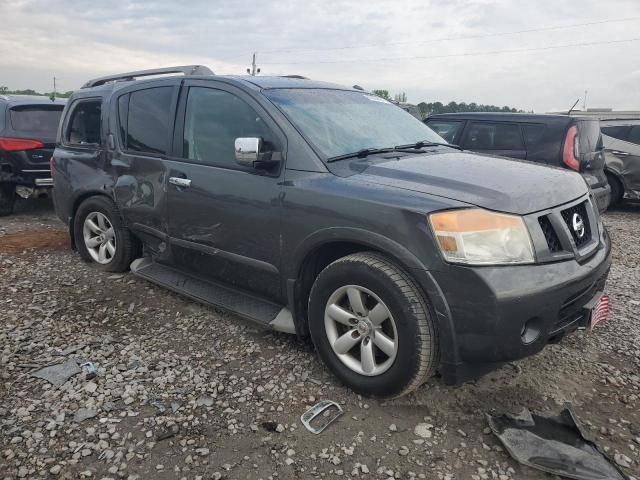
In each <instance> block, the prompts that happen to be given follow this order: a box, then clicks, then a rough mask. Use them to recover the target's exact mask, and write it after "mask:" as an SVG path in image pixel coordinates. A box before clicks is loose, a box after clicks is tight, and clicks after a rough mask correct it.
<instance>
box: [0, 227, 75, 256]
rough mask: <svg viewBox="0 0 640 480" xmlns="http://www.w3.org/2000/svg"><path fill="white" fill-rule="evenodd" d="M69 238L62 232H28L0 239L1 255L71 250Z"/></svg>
mask: <svg viewBox="0 0 640 480" xmlns="http://www.w3.org/2000/svg"><path fill="white" fill-rule="evenodd" d="M70 248H71V245H70V244H69V236H68V235H67V233H66V232H64V231H62V230H46V229H43V230H26V231H22V232H15V233H8V234H6V235H3V236H1V237H0V253H22V252H27V251H31V250H69V249H70Z"/></svg>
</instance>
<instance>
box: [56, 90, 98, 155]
mask: <svg viewBox="0 0 640 480" xmlns="http://www.w3.org/2000/svg"><path fill="white" fill-rule="evenodd" d="M101 116H102V101H101V100H99V99H91V100H78V101H77V102H75V104H74V105H73V107H72V110H71V114H70V115H69V121H68V122H67V124H66V127H65V128H64V141H65V143H67V144H69V145H99V144H100V125H101Z"/></svg>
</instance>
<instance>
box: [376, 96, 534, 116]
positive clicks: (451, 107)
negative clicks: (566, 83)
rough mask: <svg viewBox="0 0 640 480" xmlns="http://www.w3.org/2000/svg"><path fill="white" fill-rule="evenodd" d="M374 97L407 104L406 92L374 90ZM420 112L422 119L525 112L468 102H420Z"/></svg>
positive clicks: (506, 107)
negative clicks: (441, 116)
mask: <svg viewBox="0 0 640 480" xmlns="http://www.w3.org/2000/svg"><path fill="white" fill-rule="evenodd" d="M371 93H373V94H374V95H378V96H379V97H382V98H384V99H385V100H388V101H390V102H395V103H406V102H407V94H406V93H404V92H400V93H396V94H395V95H393V96H392V95H391V94H390V93H389V90H372V92H371ZM416 107H417V109H418V112H420V116H421V117H422V118H427V117H428V116H429V115H434V114H436V113H457V112H511V113H521V112H523V111H524V110H518V109H517V108H512V107H508V106H506V105H505V106H503V107H500V106H497V105H485V104H482V103H475V102H471V103H466V102H460V103H458V102H449V103H446V104H445V103H442V102H420V103H418V104H417V105H416Z"/></svg>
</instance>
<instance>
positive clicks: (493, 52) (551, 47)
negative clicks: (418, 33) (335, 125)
mask: <svg viewBox="0 0 640 480" xmlns="http://www.w3.org/2000/svg"><path fill="white" fill-rule="evenodd" d="M638 40H640V37H636V38H625V39H622V40H606V41H602V42H584V43H569V44H565V45H549V46H546V47H533V48H517V49H511V50H490V51H485V52H465V53H450V54H446V55H427V56H422V55H417V56H411V57H382V58H369V59H356V60H314V61H308V62H262V64H263V65H312V64H313V65H315V64H318V63H327V64H328V63H379V62H393V61H398V60H429V59H436V58H452V57H475V56H481V55H498V54H503V53H525V52H535V51H541V50H555V49H560V48H572V47H589V46H593V45H608V44H613V43H625V42H636V41H638Z"/></svg>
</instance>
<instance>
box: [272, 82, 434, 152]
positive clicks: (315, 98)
mask: <svg viewBox="0 0 640 480" xmlns="http://www.w3.org/2000/svg"><path fill="white" fill-rule="evenodd" d="M265 95H266V96H267V97H268V98H269V99H270V100H271V101H272V102H273V103H274V104H275V105H277V106H278V107H279V108H280V109H281V110H282V111H283V112H284V114H285V115H286V116H287V117H288V118H289V120H290V121H291V123H293V125H294V126H295V127H296V128H297V129H298V130H299V131H300V132H301V133H302V134H303V135H304V136H305V137H306V138H307V140H309V141H310V142H311V143H312V144H313V146H314V147H315V148H316V149H317V150H318V151H319V152H320V154H321V155H322V156H323V157H324V158H325V159H327V158H331V157H336V156H339V155H345V154H348V153H352V152H357V151H360V150H363V149H368V148H388V147H395V146H396V145H407V144H410V143H416V142H420V141H423V142H434V143H446V141H445V140H444V139H443V138H442V137H440V136H439V135H438V134H436V133H435V132H434V131H433V130H431V129H430V128H429V127H427V126H426V125H425V124H423V123H422V122H421V121H419V120H418V119H416V118H415V117H413V116H412V115H411V114H409V113H407V112H405V111H404V110H402V109H401V108H399V107H397V106H395V105H393V104H392V103H390V102H387V101H386V100H384V99H382V98H380V97H377V96H375V95H371V94H367V93H364V92H363V93H360V92H352V91H346V90H327V89H273V90H267V91H265Z"/></svg>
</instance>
